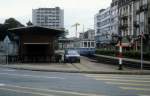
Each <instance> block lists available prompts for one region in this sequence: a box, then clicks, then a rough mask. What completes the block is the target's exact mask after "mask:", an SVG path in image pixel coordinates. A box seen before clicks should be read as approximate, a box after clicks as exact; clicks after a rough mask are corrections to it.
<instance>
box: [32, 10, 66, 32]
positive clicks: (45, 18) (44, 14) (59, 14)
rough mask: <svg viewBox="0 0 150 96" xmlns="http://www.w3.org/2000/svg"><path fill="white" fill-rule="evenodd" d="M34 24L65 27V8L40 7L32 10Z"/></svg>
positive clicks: (57, 27) (56, 27) (55, 27)
mask: <svg viewBox="0 0 150 96" xmlns="http://www.w3.org/2000/svg"><path fill="white" fill-rule="evenodd" d="M32 23H33V25H37V26H42V27H48V28H54V29H63V28H64V10H62V9H60V8H59V7H55V8H39V9H33V10H32Z"/></svg>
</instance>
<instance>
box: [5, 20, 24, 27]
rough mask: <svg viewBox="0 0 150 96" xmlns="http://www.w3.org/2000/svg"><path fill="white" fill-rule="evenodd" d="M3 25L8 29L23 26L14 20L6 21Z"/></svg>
mask: <svg viewBox="0 0 150 96" xmlns="http://www.w3.org/2000/svg"><path fill="white" fill-rule="evenodd" d="M4 25H6V26H7V27H8V29H10V28H16V27H24V25H23V24H21V23H20V22H19V21H17V20H16V19H14V18H9V19H6V20H5V22H4Z"/></svg>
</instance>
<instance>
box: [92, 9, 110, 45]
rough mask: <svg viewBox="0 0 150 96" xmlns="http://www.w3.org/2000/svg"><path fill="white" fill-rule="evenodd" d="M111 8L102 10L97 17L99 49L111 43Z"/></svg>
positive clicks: (97, 42)
mask: <svg viewBox="0 0 150 96" xmlns="http://www.w3.org/2000/svg"><path fill="white" fill-rule="evenodd" d="M110 9H111V8H110V7H109V8H107V9H101V10H100V11H99V13H97V14H96V15H95V18H94V19H95V20H94V25H95V35H96V36H95V38H96V45H97V47H103V46H105V45H106V44H109V43H110V41H111V35H112V31H111V30H112V27H111V10H110Z"/></svg>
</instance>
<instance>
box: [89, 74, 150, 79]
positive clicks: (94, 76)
mask: <svg viewBox="0 0 150 96" xmlns="http://www.w3.org/2000/svg"><path fill="white" fill-rule="evenodd" d="M86 76H87V77H91V78H118V79H119V78H123V79H142V80H143V79H148V80H150V77H143V76H139V77H138V76H132V77H129V76H126V75H125V76H126V77H123V76H116V75H111V76H108V75H105V76H104V75H86Z"/></svg>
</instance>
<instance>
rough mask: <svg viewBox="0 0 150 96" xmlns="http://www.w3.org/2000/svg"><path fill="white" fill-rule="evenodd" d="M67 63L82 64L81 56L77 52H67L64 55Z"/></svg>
mask: <svg viewBox="0 0 150 96" xmlns="http://www.w3.org/2000/svg"><path fill="white" fill-rule="evenodd" d="M64 61H65V63H80V54H79V53H78V51H77V50H67V51H65V54H64Z"/></svg>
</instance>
